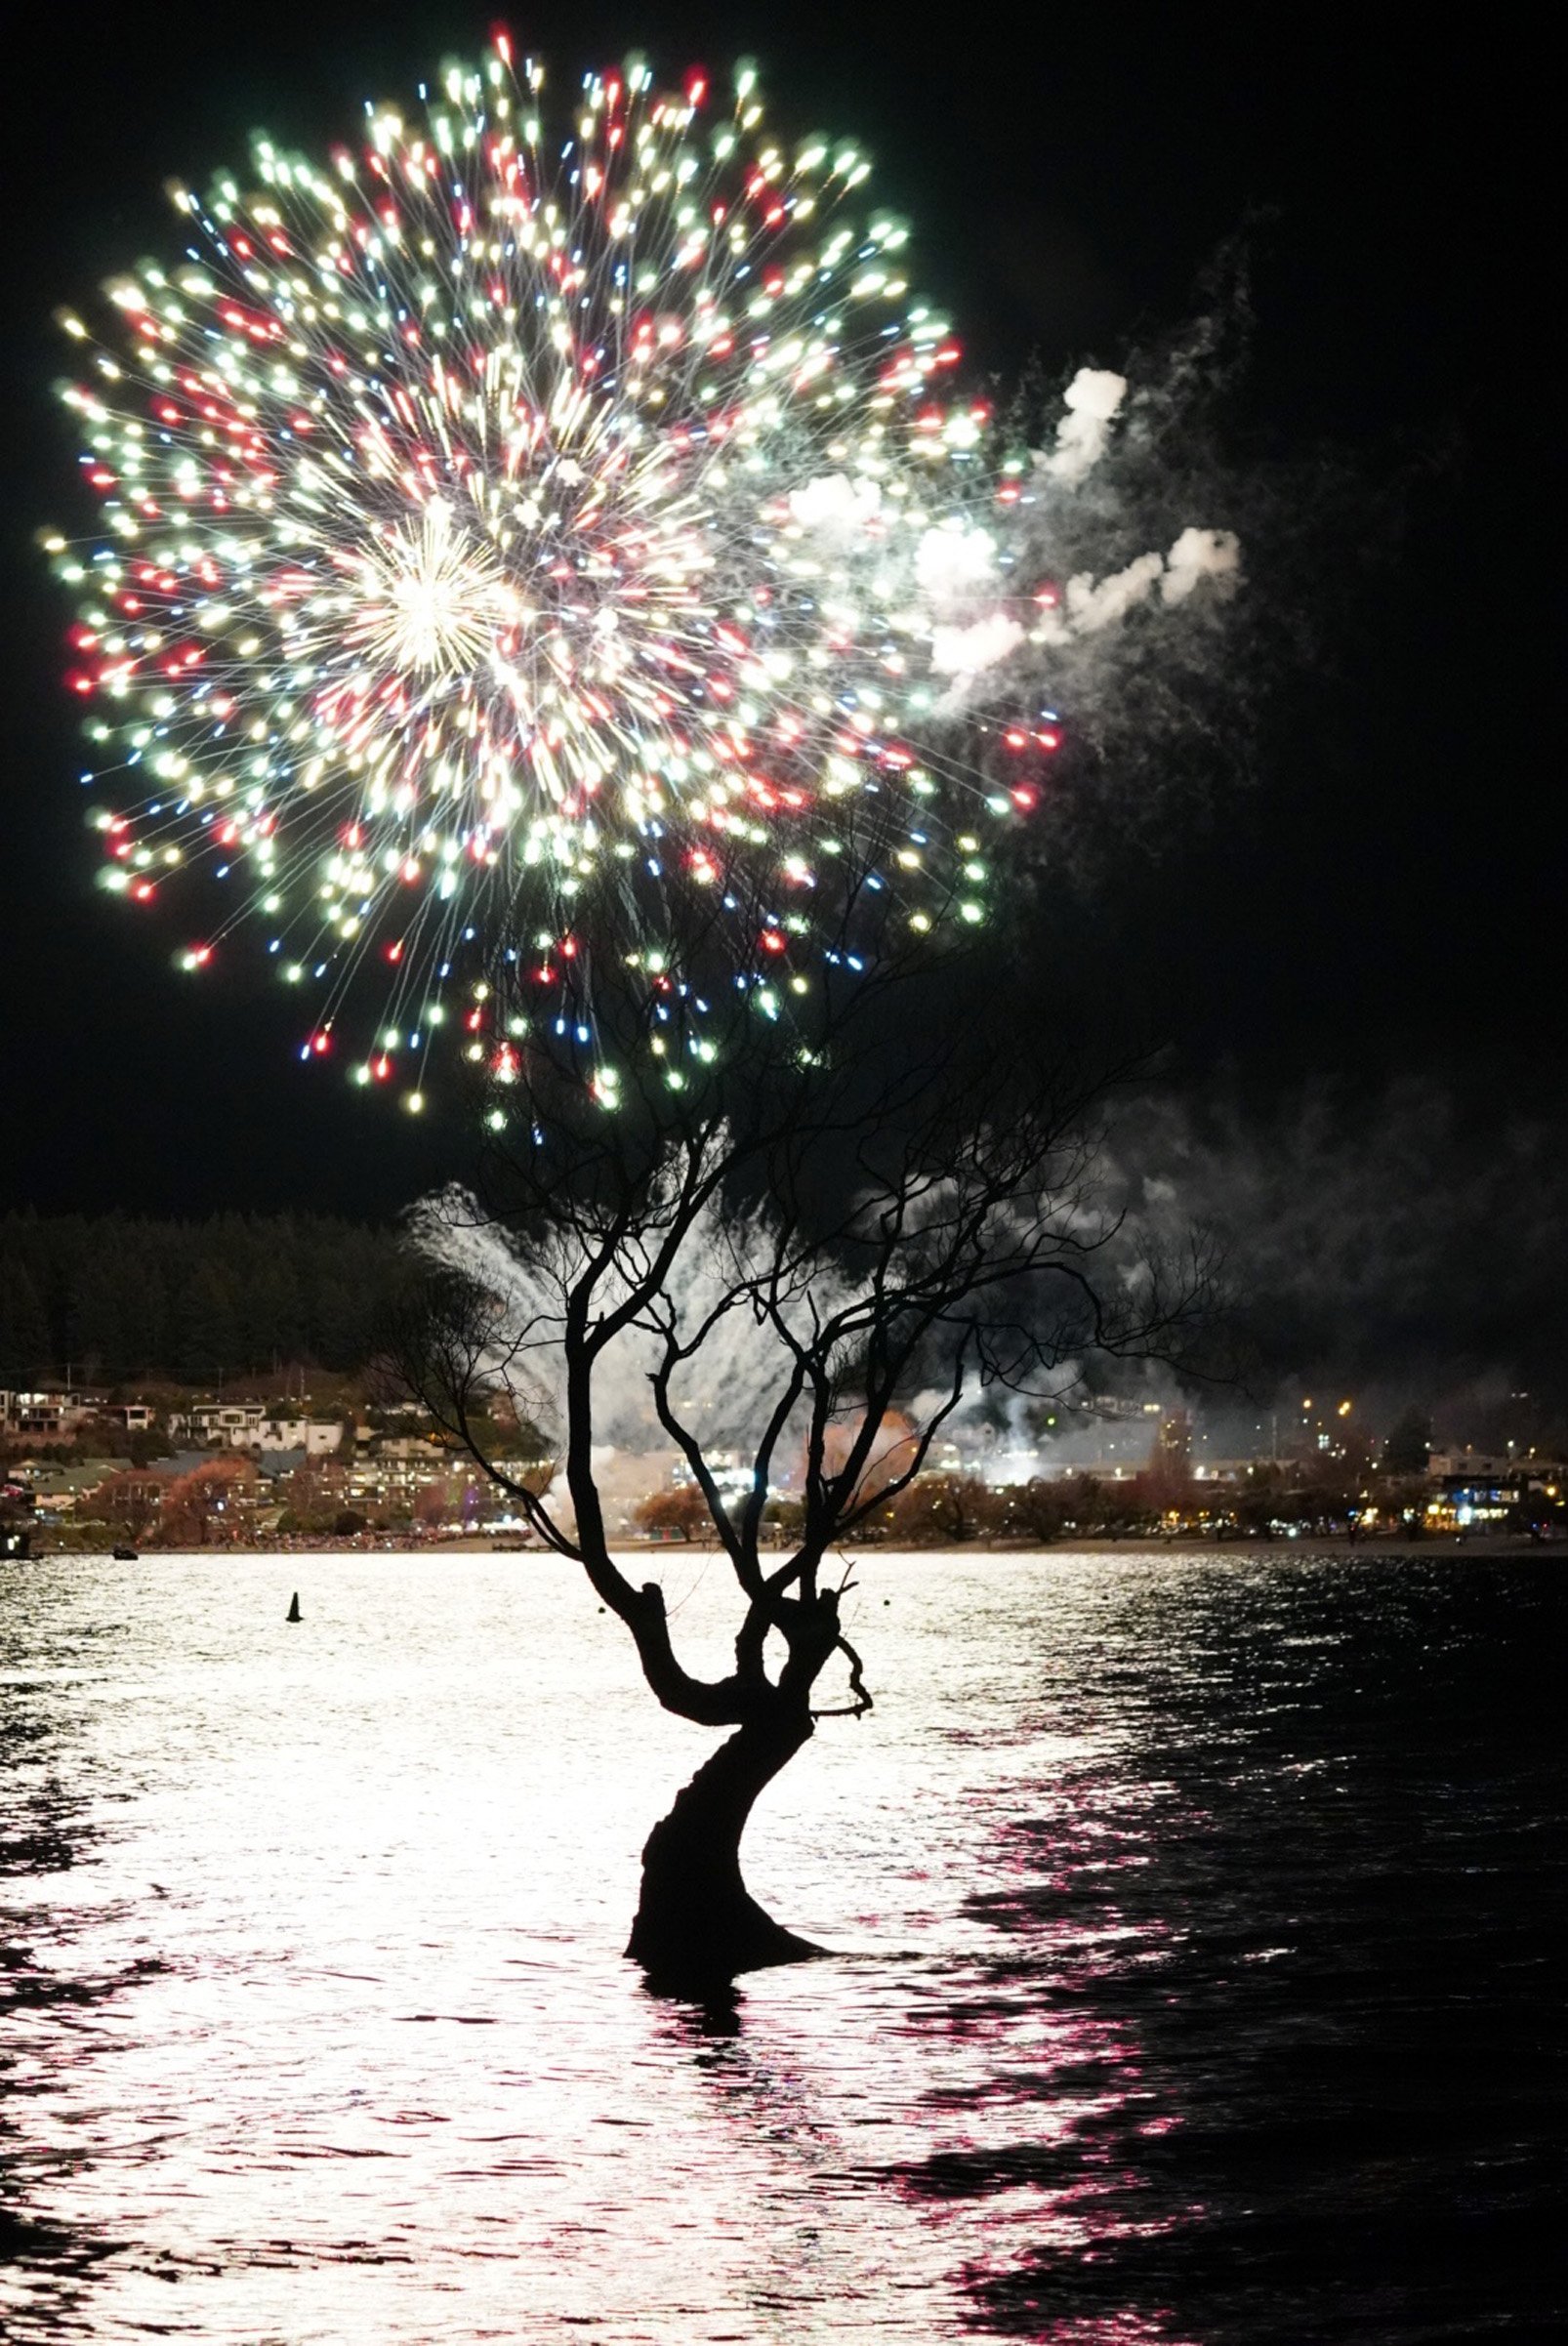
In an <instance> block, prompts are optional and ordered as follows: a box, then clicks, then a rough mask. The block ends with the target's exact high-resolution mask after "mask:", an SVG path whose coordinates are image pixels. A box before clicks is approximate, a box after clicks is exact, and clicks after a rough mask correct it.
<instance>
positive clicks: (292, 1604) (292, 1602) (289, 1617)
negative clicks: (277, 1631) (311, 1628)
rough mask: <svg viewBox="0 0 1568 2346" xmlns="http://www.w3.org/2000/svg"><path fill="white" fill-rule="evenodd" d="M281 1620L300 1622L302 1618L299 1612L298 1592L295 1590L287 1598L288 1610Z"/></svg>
mask: <svg viewBox="0 0 1568 2346" xmlns="http://www.w3.org/2000/svg"><path fill="white" fill-rule="evenodd" d="M283 1618H284V1620H285V1621H300V1620H302V1619H303V1618H304V1616H303V1615H302V1614H301V1612H300V1592H299V1590H298V1589H297V1588H296V1589H295V1591H294V1594H293V1595H292V1596H291V1597H290V1598H289V1609H288V1611H287V1613H286V1614H285V1615H284V1616H283Z"/></svg>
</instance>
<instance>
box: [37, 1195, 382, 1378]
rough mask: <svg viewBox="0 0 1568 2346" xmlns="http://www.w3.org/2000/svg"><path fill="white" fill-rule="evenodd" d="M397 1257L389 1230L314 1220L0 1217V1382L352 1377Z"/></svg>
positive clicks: (369, 1338) (296, 1216) (294, 1216)
mask: <svg viewBox="0 0 1568 2346" xmlns="http://www.w3.org/2000/svg"><path fill="white" fill-rule="evenodd" d="M398 1259H399V1256H398V1242H397V1238H396V1235H395V1233H394V1232H393V1231H392V1230H389V1229H365V1228H363V1227H360V1226H358V1225H356V1224H354V1223H352V1222H345V1221H335V1220H331V1219H328V1218H326V1217H325V1216H318V1215H314V1214H278V1215H268V1216H262V1215H242V1214H221V1215H219V1216H217V1217H215V1218H214V1219H212V1220H210V1221H202V1222H164V1221H141V1220H131V1219H127V1218H124V1217H122V1216H120V1215H118V1214H109V1215H105V1216H103V1217H102V1218H87V1217H84V1216H81V1215H74V1214H64V1215H59V1216H54V1215H51V1216H43V1215H37V1214H7V1215H4V1216H0V1386H16V1385H23V1386H25V1385H29V1384H36V1383H41V1382H45V1381H48V1380H51V1379H58V1378H60V1377H62V1376H63V1375H64V1374H65V1372H66V1370H67V1368H68V1369H69V1372H70V1374H71V1376H72V1377H73V1378H74V1379H76V1380H77V1381H78V1382H81V1381H87V1382H101V1383H107V1384H113V1383H117V1382H119V1381H121V1380H123V1379H157V1378H162V1379H171V1380H173V1381H176V1382H188V1383H203V1384H205V1383H209V1382H211V1381H212V1380H213V1379H216V1378H218V1377H219V1376H224V1377H228V1378H233V1377H241V1376H244V1375H246V1374H248V1373H256V1372H262V1371H266V1370H270V1369H272V1368H274V1367H276V1366H279V1365H281V1364H285V1363H288V1362H291V1361H312V1362H316V1363H318V1364H319V1365H320V1366H321V1367H322V1368H326V1369H335V1370H351V1369H357V1368H359V1367H361V1366H362V1365H363V1364H364V1361H365V1360H366V1358H367V1356H368V1353H369V1350H370V1346H371V1342H372V1331H373V1329H374V1327H375V1324H376V1318H377V1314H378V1312H379V1310H380V1309H381V1307H382V1304H383V1303H384V1301H385V1298H386V1296H387V1295H388V1294H389V1292H390V1289H391V1286H392V1282H393V1280H394V1278H395V1276H396V1265H397V1262H398Z"/></svg>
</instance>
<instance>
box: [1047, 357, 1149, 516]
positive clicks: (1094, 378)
mask: <svg viewBox="0 0 1568 2346" xmlns="http://www.w3.org/2000/svg"><path fill="white" fill-rule="evenodd" d="M1126 396H1127V377H1126V376H1125V375H1113V374H1112V373H1111V372H1110V370H1109V368H1108V367H1092V366H1083V367H1080V368H1079V370H1078V372H1077V374H1076V375H1075V376H1074V377H1073V379H1072V381H1071V383H1069V384H1068V386H1067V389H1066V391H1064V392H1063V394H1062V399H1063V404H1064V405H1065V407H1066V409H1067V413H1066V414H1065V415H1064V416H1063V417H1062V420H1061V422H1060V423H1059V424H1058V425H1057V427H1056V444H1055V446H1054V447H1053V448H1052V449H1051V450H1050V451H1049V452H1047V451H1045V450H1040V451H1038V452H1037V453H1036V455H1035V459H1034V463H1035V469H1036V471H1037V472H1040V473H1045V474H1046V475H1047V476H1048V478H1050V479H1052V480H1059V481H1061V482H1062V483H1063V484H1064V485H1065V486H1066V487H1068V488H1073V487H1076V486H1077V484H1078V482H1079V481H1081V480H1082V479H1083V477H1084V475H1085V473H1088V472H1091V471H1092V470H1093V467H1094V466H1095V465H1097V464H1098V462H1099V460H1100V458H1101V457H1102V456H1103V455H1104V453H1105V450H1106V448H1107V447H1108V445H1109V443H1110V436H1111V425H1112V423H1113V422H1114V420H1115V418H1116V415H1117V413H1118V412H1119V410H1120V408H1121V405H1122V401H1123V400H1124V399H1125V398H1126Z"/></svg>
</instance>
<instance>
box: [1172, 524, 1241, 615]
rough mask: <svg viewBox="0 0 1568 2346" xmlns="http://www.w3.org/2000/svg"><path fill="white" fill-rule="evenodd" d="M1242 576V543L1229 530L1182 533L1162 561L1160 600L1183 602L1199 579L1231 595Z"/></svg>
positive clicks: (1201, 530)
mask: <svg viewBox="0 0 1568 2346" xmlns="http://www.w3.org/2000/svg"><path fill="white" fill-rule="evenodd" d="M1240 576H1241V540H1240V539H1239V538H1238V537H1237V536H1236V533H1235V531H1234V530H1230V529H1184V530H1183V531H1182V532H1181V535H1180V537H1179V538H1177V540H1176V544H1175V545H1174V546H1173V547H1172V549H1171V551H1170V553H1169V554H1168V555H1167V556H1166V557H1165V576H1164V577H1163V578H1162V579H1161V581H1160V599H1161V600H1162V602H1166V603H1176V602H1185V601H1186V599H1187V597H1188V596H1189V595H1190V594H1192V592H1193V590H1194V589H1195V588H1196V587H1197V585H1198V582H1199V580H1200V579H1205V578H1207V579H1209V580H1211V581H1212V582H1213V584H1214V586H1215V588H1216V590H1217V592H1218V593H1220V594H1230V593H1232V592H1233V591H1234V589H1235V588H1236V586H1237V585H1238V583H1239V581H1240Z"/></svg>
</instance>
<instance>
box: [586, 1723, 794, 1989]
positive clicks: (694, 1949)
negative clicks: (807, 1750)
mask: <svg viewBox="0 0 1568 2346" xmlns="http://www.w3.org/2000/svg"><path fill="white" fill-rule="evenodd" d="M810 1737H811V1716H810V1712H809V1710H808V1709H807V1708H806V1707H805V1703H804V1702H802V1703H780V1702H779V1701H778V1699H777V1696H776V1694H775V1695H774V1696H773V1699H772V1700H770V1701H768V1702H766V1703H765V1704H764V1705H763V1706H760V1708H759V1712H758V1715H757V1716H756V1717H755V1718H753V1719H748V1720H747V1721H746V1723H745V1724H744V1725H743V1726H742V1727H740V1728H739V1729H738V1730H737V1731H736V1733H735V1734H733V1735H732V1736H731V1737H730V1738H729V1741H728V1742H727V1743H725V1744H722V1745H721V1746H720V1748H719V1749H718V1750H717V1751H716V1752H715V1753H714V1754H713V1757H712V1758H711V1759H708V1760H705V1761H704V1763H703V1765H702V1766H701V1767H700V1768H699V1769H698V1770H697V1773H696V1774H695V1776H693V1777H692V1779H691V1782H690V1783H689V1784H688V1785H687V1786H686V1787H685V1788H684V1790H682V1791H681V1792H678V1793H677V1795H676V1799H675V1805H674V1806H673V1807H672V1809H671V1810H670V1813H669V1815H668V1816H667V1817H664V1818H662V1819H661V1820H660V1822H659V1823H658V1824H657V1825H655V1826H654V1828H653V1831H652V1832H650V1833H649V1835H648V1837H647V1842H646V1845H645V1846H644V1848H643V1851H642V1889H641V1895H640V1899H639V1902H638V1910H637V1919H636V1921H635V1922H634V1923H633V1925H632V1937H631V1942H630V1944H629V1945H628V1947H627V1951H626V1952H627V1954H628V1955H631V1956H632V1957H634V1959H635V1960H636V1961H638V1962H640V1964H641V1965H642V1968H643V1970H644V1971H645V1972H646V1973H647V1976H648V1982H649V1985H650V1986H651V1987H654V1988H657V1989H661V1990H665V1991H669V1992H672V1993H676V1994H680V1993H682V1992H691V1993H697V1994H701V1993H703V1992H705V1991H708V1990H711V1989H713V1988H715V1987H719V1986H722V1985H723V1984H725V1983H727V1982H728V1981H730V1980H732V1979H733V1978H734V1976H735V1974H736V1972H737V1971H757V1970H760V1969H762V1968H763V1965H764V1964H768V1963H799V1962H804V1961H805V1960H806V1958H807V1957H809V1956H811V1955H820V1954H821V1953H822V1950H821V1948H819V1947H815V1946H813V1945H812V1943H811V1941H810V1940H809V1939H803V1938H800V1937H799V1936H798V1935H797V1934H796V1933H795V1932H794V1931H790V1930H786V1929H785V1928H784V1926H783V1924H782V1923H779V1922H775V1921H774V1920H773V1918H772V1916H771V1915H770V1914H765V1913H764V1912H763V1909H762V1908H761V1907H760V1906H759V1905H758V1903H757V1901H756V1899H755V1898H753V1896H752V1895H751V1892H750V1891H749V1890H748V1889H747V1887H746V1884H745V1882H744V1880H743V1879H742V1878H741V1871H740V1840H741V1834H742V1833H743V1832H745V1830H746V1821H747V1819H748V1818H749V1817H750V1815H751V1813H752V1810H753V1808H754V1807H755V1805H756V1803H757V1799H758V1796H759V1794H760V1793H762V1792H763V1790H765V1789H766V1787H767V1786H768V1785H769V1784H771V1783H772V1781H773V1778H774V1777H775V1776H776V1775H777V1774H778V1772H779V1770H780V1769H781V1768H783V1767H785V1766H787V1764H788V1763H789V1761H790V1760H792V1759H793V1758H794V1757H795V1754H796V1752H797V1751H799V1750H800V1749H802V1747H803V1746H804V1745H805V1744H806V1743H808V1742H809V1741H810Z"/></svg>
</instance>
